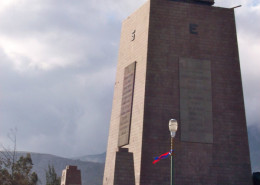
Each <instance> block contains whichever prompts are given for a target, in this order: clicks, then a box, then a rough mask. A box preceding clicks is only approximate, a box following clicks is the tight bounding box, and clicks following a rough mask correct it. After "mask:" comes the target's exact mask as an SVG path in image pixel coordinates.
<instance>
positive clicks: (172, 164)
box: [171, 137, 174, 185]
mask: <svg viewBox="0 0 260 185" xmlns="http://www.w3.org/2000/svg"><path fill="white" fill-rule="evenodd" d="M173 138H174V137H171V185H173V176H174V171H173V170H174V161H173V160H174V159H173Z"/></svg>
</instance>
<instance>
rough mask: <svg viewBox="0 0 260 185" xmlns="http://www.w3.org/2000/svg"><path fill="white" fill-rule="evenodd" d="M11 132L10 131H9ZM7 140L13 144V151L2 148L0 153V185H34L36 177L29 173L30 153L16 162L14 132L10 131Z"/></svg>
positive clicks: (30, 164)
mask: <svg viewBox="0 0 260 185" xmlns="http://www.w3.org/2000/svg"><path fill="white" fill-rule="evenodd" d="M11 131H12V130H11ZM9 139H10V140H11V141H12V142H13V144H14V147H13V150H7V149H6V148H5V147H4V146H2V148H3V149H4V150H3V151H0V184H1V185H36V184H37V182H38V176H37V174H36V173H35V172H31V170H32V167H33V163H32V158H31V155H30V153H27V155H26V156H21V157H20V158H19V160H17V153H16V130H15V131H12V135H9Z"/></svg>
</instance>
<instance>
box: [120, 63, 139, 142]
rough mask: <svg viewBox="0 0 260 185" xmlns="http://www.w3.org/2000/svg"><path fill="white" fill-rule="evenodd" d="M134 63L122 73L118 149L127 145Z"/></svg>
mask: <svg viewBox="0 0 260 185" xmlns="http://www.w3.org/2000/svg"><path fill="white" fill-rule="evenodd" d="M135 68H136V62H134V63H132V64H130V65H129V66H127V67H126V68H125V71H124V82H123V93H122V103H121V113H120V123H119V136H118V147H121V146H124V145H127V144H129V137H130V125H131V117H132V104H133V94H134V82H135Z"/></svg>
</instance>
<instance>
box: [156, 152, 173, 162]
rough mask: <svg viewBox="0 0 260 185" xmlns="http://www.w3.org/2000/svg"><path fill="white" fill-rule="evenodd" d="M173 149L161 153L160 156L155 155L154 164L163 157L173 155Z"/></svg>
mask: <svg viewBox="0 0 260 185" xmlns="http://www.w3.org/2000/svg"><path fill="white" fill-rule="evenodd" d="M171 153H172V151H169V152H167V153H164V154H162V155H160V156H159V157H155V158H154V161H153V164H155V163H157V162H158V161H160V160H161V159H166V158H167V157H169V156H170V155H171Z"/></svg>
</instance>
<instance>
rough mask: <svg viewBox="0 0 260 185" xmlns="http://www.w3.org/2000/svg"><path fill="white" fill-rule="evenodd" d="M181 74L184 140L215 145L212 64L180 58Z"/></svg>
mask: <svg viewBox="0 0 260 185" xmlns="http://www.w3.org/2000/svg"><path fill="white" fill-rule="evenodd" d="M179 75H180V118H181V140H182V141H187V142H199V143H213V124H212V95H211V94H212V93H211V65H210V61H209V60H196V59H190V58H180V60H179Z"/></svg>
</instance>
